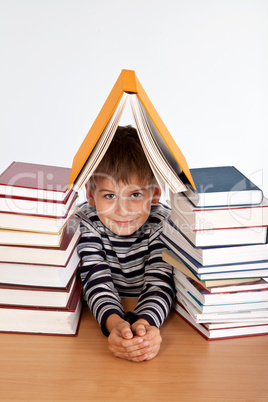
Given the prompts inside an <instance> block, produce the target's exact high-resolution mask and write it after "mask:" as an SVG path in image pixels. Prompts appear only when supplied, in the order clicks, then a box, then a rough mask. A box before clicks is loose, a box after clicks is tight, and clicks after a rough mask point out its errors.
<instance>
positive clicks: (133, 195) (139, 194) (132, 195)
mask: <svg viewBox="0 0 268 402" xmlns="http://www.w3.org/2000/svg"><path fill="white" fill-rule="evenodd" d="M142 196H143V194H142V193H132V194H131V198H141V197H142Z"/></svg>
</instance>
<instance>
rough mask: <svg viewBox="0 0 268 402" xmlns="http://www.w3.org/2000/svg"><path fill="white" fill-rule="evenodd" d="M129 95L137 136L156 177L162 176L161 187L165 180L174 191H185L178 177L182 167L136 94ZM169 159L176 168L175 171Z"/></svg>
mask: <svg viewBox="0 0 268 402" xmlns="http://www.w3.org/2000/svg"><path fill="white" fill-rule="evenodd" d="M129 96H130V102H131V107H132V112H133V116H134V119H135V122H136V126H137V131H138V134H139V138H140V141H141V144H142V146H143V149H144V152H145V155H146V157H147V159H148V162H149V164H150V166H151V168H152V170H153V172H154V173H155V176H156V178H157V177H159V176H160V177H161V178H162V180H161V181H162V187H163V182H165V183H167V184H168V186H169V187H170V189H171V190H172V191H173V192H175V193H176V192H181V191H185V190H186V187H185V185H184V183H183V182H182V180H181V179H180V177H179V174H181V173H182V169H181V168H180V166H179V165H178V163H177V161H176V160H175V158H174V157H173V156H172V154H171V153H170V151H169V149H168V147H167V146H166V144H165V142H164V140H163V139H162V137H161V134H160V133H159V132H158V130H157V129H156V127H155V126H154V124H153V122H152V121H151V119H150V117H149V115H148V113H147V112H146V110H145V108H144V107H143V105H142V104H141V102H140V100H139V98H138V96H137V95H136V94H131V95H129ZM169 161H171V163H172V165H173V166H174V167H175V168H176V172H175V171H174V169H173V167H172V165H171V164H170V163H169Z"/></svg>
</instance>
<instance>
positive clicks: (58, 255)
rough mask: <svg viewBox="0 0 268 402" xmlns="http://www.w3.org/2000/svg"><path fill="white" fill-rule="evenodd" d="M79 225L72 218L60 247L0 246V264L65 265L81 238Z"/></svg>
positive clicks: (76, 219)
mask: <svg viewBox="0 0 268 402" xmlns="http://www.w3.org/2000/svg"><path fill="white" fill-rule="evenodd" d="M79 224H80V219H79V218H77V217H73V218H71V219H70V220H69V221H68V223H67V226H66V228H65V230H64V234H63V237H62V241H61V244H60V247H30V246H15V245H11V244H9V245H1V244H0V262H15V263H24V264H39V265H41V264H43V265H65V264H66V262H67V261H68V259H69V257H70V255H71V253H72V251H73V249H74V247H75V245H76V244H77V242H78V240H79V238H80V236H81V233H80V228H79Z"/></svg>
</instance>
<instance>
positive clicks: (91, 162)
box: [74, 92, 128, 191]
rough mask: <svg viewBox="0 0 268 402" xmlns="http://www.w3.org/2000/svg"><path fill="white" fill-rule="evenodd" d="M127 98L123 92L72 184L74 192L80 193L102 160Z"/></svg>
mask: <svg viewBox="0 0 268 402" xmlns="http://www.w3.org/2000/svg"><path fill="white" fill-rule="evenodd" d="M127 97H128V94H127V93H125V92H124V93H123V95H122V97H121V99H120V101H119V103H118V105H117V107H116V109H115V111H114V113H113V114H112V116H111V118H110V120H109V121H108V123H107V125H106V127H105V129H104V130H103V132H102V134H101V136H100V138H99V140H98V142H97V143H96V145H95V147H94V149H93V151H92V152H91V154H90V156H89V158H88V160H87V161H86V163H85V165H84V167H83V168H82V170H81V172H80V174H79V176H78V178H77V179H76V181H75V183H74V190H75V191H80V189H81V188H82V187H83V186H84V185H85V184H86V182H87V181H88V179H89V178H90V176H91V175H92V174H93V172H94V171H95V170H96V168H97V166H98V165H99V163H100V161H101V160H102V158H103V156H104V154H105V152H106V151H107V149H108V147H109V145H110V143H111V141H112V139H113V137H114V134H115V132H116V129H117V127H118V125H119V122H120V119H121V116H122V113H123V111H124V108H125V105H126V101H127Z"/></svg>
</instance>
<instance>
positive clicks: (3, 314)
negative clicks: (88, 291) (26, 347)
mask: <svg viewBox="0 0 268 402" xmlns="http://www.w3.org/2000/svg"><path fill="white" fill-rule="evenodd" d="M81 311H82V284H81V282H80V281H77V282H76V286H75V290H74V292H73V294H72V296H71V298H70V300H69V302H68V304H67V306H66V307H59V308H58V307H56V308H55V307H36V306H20V305H0V332H15V333H18V332H19V333H35V334H50V335H76V334H77V331H78V326H79V321H80V316H81Z"/></svg>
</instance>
